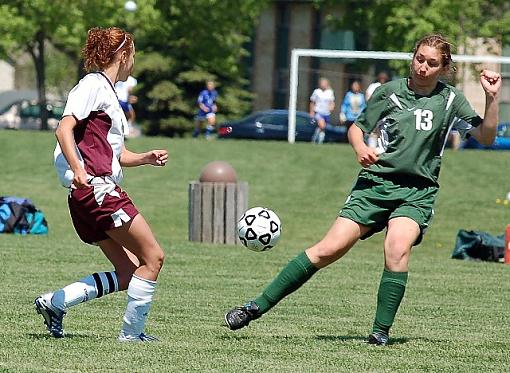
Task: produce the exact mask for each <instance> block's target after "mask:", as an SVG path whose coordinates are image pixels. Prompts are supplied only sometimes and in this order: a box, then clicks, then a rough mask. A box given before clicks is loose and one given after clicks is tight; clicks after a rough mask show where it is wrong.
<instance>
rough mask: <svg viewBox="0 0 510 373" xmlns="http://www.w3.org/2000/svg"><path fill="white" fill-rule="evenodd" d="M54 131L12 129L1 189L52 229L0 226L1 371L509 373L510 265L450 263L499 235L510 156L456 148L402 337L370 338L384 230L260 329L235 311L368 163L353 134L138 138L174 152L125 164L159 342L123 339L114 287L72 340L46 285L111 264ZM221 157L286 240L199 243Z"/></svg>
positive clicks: (77, 319) (507, 212)
mask: <svg viewBox="0 0 510 373" xmlns="http://www.w3.org/2000/svg"><path fill="white" fill-rule="evenodd" d="M53 146H54V137H53V135H52V134H51V133H38V132H9V131H0V150H1V153H0V165H1V166H0V170H1V171H2V173H1V174H2V177H1V181H0V195H12V194H14V195H18V196H24V197H29V198H31V199H33V201H34V202H35V204H36V205H37V206H38V207H40V208H41V209H42V210H43V211H44V213H45V214H46V216H47V219H48V221H49V225H50V234H49V235H48V236H47V237H28V236H27V237H19V236H10V235H3V236H1V237H0V263H1V264H2V268H1V271H0V330H1V333H2V336H1V338H0V371H44V372H57V371H58V372H64V371H65V372H75V371H119V372H135V371H136V372H163V371H174V372H183V371H215V372H239V371H260V372H269V371H279V372H290V371H292V372H342V371H349V372H395V371H406V372H407V371H437V372H475V371H476V372H508V371H509V370H510V353H509V350H510V339H509V335H510V334H509V325H510V322H509V320H510V309H509V307H508V306H509V305H510V267H507V266H505V265H502V264H496V263H476V262H464V261H455V260H452V259H450V255H451V252H452V249H453V244H454V240H455V236H456V233H457V230H458V229H460V228H466V229H476V230H483V231H488V232H490V233H493V234H501V233H502V232H503V231H504V228H505V226H506V224H507V223H510V207H505V206H503V205H498V204H496V203H495V200H496V198H498V197H499V198H502V197H504V196H505V195H506V193H507V192H508V191H509V190H510V179H509V176H508V172H509V162H510V155H509V154H508V153H504V152H502V153H495V152H479V151H461V152H451V151H447V152H446V155H445V158H444V164H443V171H442V177H441V184H442V189H441V192H440V196H439V199H438V201H437V204H436V218H435V220H434V222H433V224H432V227H431V228H430V230H429V232H428V233H427V235H426V238H425V241H424V243H423V244H422V245H421V246H419V247H418V248H417V249H415V251H414V253H413V256H412V258H411V268H410V279H409V283H408V288H407V293H406V296H405V298H404V301H403V304H402V307H401V309H400V311H399V314H398V315H397V319H396V323H395V326H394V328H393V334H392V337H393V343H392V344H391V345H390V346H387V347H385V348H379V347H374V346H369V345H367V344H365V343H364V339H365V338H366V336H367V335H368V332H369V331H370V328H371V325H372V320H373V315H374V312H375V296H376V291H377V287H378V283H379V278H380V275H381V270H382V263H383V262H382V239H383V235H382V234H379V235H378V236H375V237H373V238H372V239H370V240H368V241H366V242H360V243H359V244H358V245H357V246H356V247H355V248H354V249H353V250H352V251H351V252H350V253H349V254H348V255H347V256H346V257H345V258H344V259H342V260H341V261H339V262H338V263H335V264H334V265H332V266H330V267H328V268H327V269H324V270H323V271H321V272H319V273H318V274H317V275H316V276H315V277H314V278H313V279H312V280H311V281H310V282H309V283H307V284H306V285H305V286H304V287H303V288H302V289H300V290H299V291H298V292H296V293H295V294H293V295H292V296H290V297H289V298H288V299H286V300H284V301H283V302H282V303H281V304H280V305H279V306H278V307H276V308H275V309H274V310H273V311H271V312H270V313H268V314H267V315H265V316H264V317H263V318H262V319H260V320H258V321H256V322H254V323H253V324H252V325H250V327H249V328H247V329H243V330H241V331H238V332H230V331H228V330H227V329H226V328H225V327H224V326H223V314H224V311H225V310H227V309H228V308H230V307H231V306H234V305H236V304H239V303H241V302H243V301H245V300H247V299H249V298H251V297H253V296H255V295H257V294H258V293H259V292H260V291H261V290H262V288H263V287H264V286H265V284H266V283H267V282H268V281H269V280H270V279H271V278H272V277H273V276H274V275H275V274H276V273H277V272H278V271H279V270H280V269H281V267H282V266H283V265H285V264H286V263H287V261H288V260H289V259H291V258H292V257H294V256H295V255H296V254H297V253H299V252H300V251H302V250H303V249H305V248H306V247H307V245H310V244H312V243H314V242H315V241H317V240H318V239H319V238H320V237H321V236H322V235H323V234H324V233H325V231H326V230H327V228H328V227H329V225H330V223H331V222H332V221H333V219H334V218H335V215H336V213H337V210H338V209H339V208H340V207H341V205H342V203H343V201H344V200H345V198H346V196H347V194H348V192H349V190H350V187H351V185H352V182H353V180H354V177H355V176H356V174H357V172H358V166H357V165H356V163H355V160H354V157H353V153H352V151H351V149H350V147H349V146H348V145H325V146H313V145H311V144H295V145H289V144H286V143H276V142H248V141H235V142H234V141H212V142H206V141H200V140H199V141H192V140H187V139H184V140H178V139H163V138H141V139H135V140H130V141H129V142H128V144H127V146H128V148H130V149H131V150H134V151H142V150H144V149H148V148H167V149H168V150H169V152H170V162H169V164H168V165H167V167H165V168H163V169H157V168H153V167H142V168H138V169H128V170H126V171H125V182H124V187H125V189H126V190H127V192H128V193H129V194H130V196H131V197H132V199H133V200H134V201H135V203H136V204H137V206H138V208H139V209H140V210H141V212H142V213H143V214H144V216H145V217H146V218H147V220H148V221H149V223H150V224H151V226H152V228H153V230H154V232H155V234H156V236H157V238H158V240H159V241H160V243H161V244H162V246H163V247H164V248H165V251H166V253H167V260H166V264H165V267H164V268H163V271H162V274H161V276H160V278H159V284H158V289H157V292H156V296H155V302H154V304H153V308H152V311H151V315H150V318H149V322H148V331H149V332H150V333H152V334H154V335H157V336H159V337H160V339H161V342H160V343H156V344H120V343H118V342H117V341H116V335H117V333H118V330H119V328H120V325H121V318H122V315H123V312H124V307H125V302H126V298H125V293H117V294H113V295H111V296H108V297H105V298H101V299H99V300H96V301H92V302H89V303H86V304H82V305H79V306H77V307H75V308H73V309H71V310H70V311H69V313H68V315H67V316H66V318H65V319H64V322H65V328H66V332H67V335H68V336H67V338H65V339H62V340H55V339H52V338H50V337H48V336H47V334H46V331H45V329H44V327H43V325H42V318H41V317H40V316H38V315H36V314H35V312H34V310H33V307H32V301H33V299H34V298H35V296H36V295H38V294H40V293H42V292H44V291H48V290H53V289H56V288H58V287H61V286H62V285H65V284H67V283H69V282H72V281H74V280H76V279H78V278H80V277H82V276H84V275H87V274H90V273H92V272H95V271H101V270H109V269H110V265H109V263H108V262H107V261H106V260H105V259H104V258H103V256H102V255H101V254H100V252H99V251H98V249H96V248H94V247H91V246H87V245H85V244H83V243H81V242H80V241H79V239H78V238H77V236H76V234H75V233H74V230H73V228H72V226H71V222H70V219H69V216H68V211H67V207H66V190H65V189H64V188H61V187H59V184H58V181H57V177H56V174H55V172H54V170H53V168H52V152H53ZM212 160H226V161H228V162H230V163H231V164H232V165H233V166H234V168H235V169H236V170H237V173H238V178H239V179H240V180H246V181H248V183H249V187H250V194H249V205H250V206H256V205H265V206H268V207H271V208H272V209H274V210H275V211H276V212H277V213H278V214H279V216H280V218H281V220H282V222H283V225H284V230H283V234H282V239H281V241H280V243H279V244H278V246H277V247H275V248H274V249H273V250H272V251H270V252H266V253H254V252H250V251H248V250H247V249H244V248H241V247H234V246H214V245H201V244H194V243H190V242H188V241H187V222H188V220H187V203H188V201H187V186H188V182H189V181H191V180H196V179H197V177H198V175H199V173H200V170H201V169H202V167H203V166H204V165H205V164H206V163H208V162H210V161H212Z"/></svg>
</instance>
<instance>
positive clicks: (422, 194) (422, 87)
mask: <svg viewBox="0 0 510 373" xmlns="http://www.w3.org/2000/svg"><path fill="white" fill-rule="evenodd" d="M450 68H451V52H450V44H449V43H448V42H447V41H446V40H445V39H444V38H443V37H442V36H440V35H430V36H427V37H425V38H423V39H421V40H420V41H418V42H417V44H416V46H415V49H414V54H413V59H412V62H411V73H410V77H409V78H404V79H399V80H395V81H392V82H389V83H386V84H384V85H382V86H381V87H379V88H378V89H377V90H376V91H375V92H374V94H373V96H372V97H371V99H370V101H369V102H368V106H367V108H366V110H365V111H364V112H363V113H362V114H361V116H360V117H359V118H358V119H357V121H356V123H355V124H354V125H353V126H351V128H350V129H349V133H348V136H349V140H350V143H351V145H352V147H353V149H354V151H355V153H356V157H357V160H358V162H359V163H360V164H361V166H362V167H363V169H362V170H361V172H360V174H359V176H358V180H357V182H356V183H355V185H354V187H353V190H352V192H351V194H350V196H349V197H348V198H347V201H346V202H345V205H344V207H343V208H342V209H341V210H340V212H339V216H338V217H337V219H336V221H335V222H334V223H333V225H332V227H331V228H330V230H329V231H328V232H327V233H326V235H325V237H324V238H323V239H322V240H321V241H320V242H318V243H317V244H315V245H313V246H312V247H310V248H308V249H307V250H305V251H304V252H303V253H301V254H299V255H298V256H297V257H296V258H295V259H293V260H291V261H290V262H289V263H288V264H287V266H286V267H285V268H284V269H283V270H282V271H281V272H280V273H279V274H278V275H277V276H276V278H275V279H274V280H273V281H272V282H271V283H270V284H269V285H268V286H267V287H266V288H265V289H264V291H263V292H262V294H261V295H260V296H259V297H257V298H256V299H255V300H254V301H250V302H248V303H247V304H245V305H244V306H240V307H237V308H234V309H232V310H230V311H229V312H227V314H226V315H225V321H226V323H227V325H228V327H229V328H230V329H232V330H235V329H239V328H242V327H244V326H247V325H248V324H249V323H250V321H251V320H255V319H257V318H259V317H261V316H262V315H263V314H264V313H266V312H267V311H269V310H270V309H271V308H272V307H274V306H275V305H276V304H277V303H278V302H280V301H281V300H282V299H283V298H284V297H285V296H287V295H288V294H290V293H292V292H293V291H295V290H297V289H298V288H299V287H300V286H301V285H303V284H304V283H305V282H306V281H308V280H309V279H310V278H311V277H312V276H313V274H314V273H316V272H317V271H318V270H319V269H321V268H323V267H326V266H327V265H329V264H331V263H333V262H335V261H336V260H338V259H340V258H341V257H342V256H344V255H345V254H346V253H347V252H348V251H349V250H350V248H351V247H352V246H353V245H354V244H355V243H356V242H357V241H358V239H360V238H361V239H365V238H367V237H369V236H371V235H372V234H374V233H376V232H379V231H381V230H383V229H384V228H387V232H386V238H385V241H384V270H383V274H382V278H381V282H380V285H379V290H378V295H377V310H376V315H375V321H374V324H373V329H372V333H371V334H370V335H369V338H368V342H369V343H371V344H377V345H385V344H387V343H388V338H389V331H390V328H391V326H392V325H393V321H394V318H395V315H396V313H397V310H398V307H399V305H400V302H401V300H402V298H403V296H404V291H405V288H406V284H407V277H408V262H409V256H410V254H411V248H412V247H413V246H414V245H418V244H419V243H420V241H421V239H422V236H423V234H424V232H425V229H426V228H427V227H428V225H429V222H430V220H431V218H432V215H433V204H434V201H435V199H436V196H437V192H438V189H439V184H438V176H439V169H440V164H441V156H442V154H443V150H444V147H445V144H446V140H447V137H448V132H449V131H450V130H451V129H452V128H456V129H457V130H458V131H459V132H460V133H461V134H462V135H463V136H474V137H475V138H476V139H477V140H478V141H479V142H481V143H483V144H490V143H492V141H493V140H494V136H495V134H496V126H497V123H498V110H499V104H498V100H499V92H500V88H501V77H500V75H499V74H498V73H495V72H492V71H488V70H484V71H483V72H482V73H481V74H480V83H481V85H482V87H483V89H484V91H485V97H486V106H485V115H484V119H482V118H480V117H479V116H478V115H477V114H476V113H475V112H474V111H473V109H472V108H471V106H470V105H469V103H468V102H467V100H466V99H465V97H464V95H463V94H462V93H461V92H460V91H458V90H457V89H455V88H454V87H452V86H450V85H447V84H444V83H442V82H441V81H439V77H440V76H441V75H446V74H448V73H449V69H450ZM376 127H377V128H378V129H379V131H378V132H379V134H380V139H379V140H380V141H379V145H380V146H379V149H373V148H370V147H368V146H367V145H366V144H365V143H364V141H363V137H364V133H371V132H372V131H373V130H374V129H376Z"/></svg>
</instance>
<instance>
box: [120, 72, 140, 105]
mask: <svg viewBox="0 0 510 373" xmlns="http://www.w3.org/2000/svg"><path fill="white" fill-rule="evenodd" d="M137 84H138V81H137V80H136V79H135V78H133V77H132V76H131V75H130V76H129V77H128V78H127V80H126V81H125V82H123V81H121V80H119V81H118V82H117V83H115V92H117V97H118V98H119V101H123V102H128V100H129V90H130V89H131V88H134V87H135V86H136V85H137Z"/></svg>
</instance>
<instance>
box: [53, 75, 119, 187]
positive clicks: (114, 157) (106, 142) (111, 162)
mask: <svg viewBox="0 0 510 373" xmlns="http://www.w3.org/2000/svg"><path fill="white" fill-rule="evenodd" d="M68 115H72V116H73V117H74V118H75V119H76V120H77V122H78V124H77V125H76V127H74V139H75V141H76V153H77V155H78V159H79V160H80V163H81V164H82V166H83V168H84V169H85V171H86V172H87V175H89V176H90V178H93V177H98V176H102V177H108V178H109V179H110V180H111V181H112V182H114V183H115V184H120V182H121V181H122V168H121V167H120V162H119V159H120V154H121V152H122V147H123V144H124V128H127V121H126V116H125V115H124V112H123V111H122V108H121V107H120V104H119V101H118V99H117V95H116V94H115V89H114V87H113V84H112V82H111V81H110V79H109V78H108V77H107V76H106V75H104V74H103V73H91V74H88V75H86V76H85V77H84V78H83V79H81V80H80V82H79V83H78V84H77V85H76V86H75V87H74V88H73V89H72V90H71V92H69V96H68V97H67V103H66V106H65V109H64V113H63V115H62V116H63V117H65V116H68ZM54 161H55V167H56V169H57V173H58V176H59V178H60V181H61V183H62V185H64V186H65V187H70V186H71V183H72V181H73V177H74V173H73V171H72V170H71V168H70V166H69V164H68V163H67V160H66V159H65V157H64V154H63V153H62V149H61V148H60V145H59V144H58V143H57V146H56V147H55V152H54Z"/></svg>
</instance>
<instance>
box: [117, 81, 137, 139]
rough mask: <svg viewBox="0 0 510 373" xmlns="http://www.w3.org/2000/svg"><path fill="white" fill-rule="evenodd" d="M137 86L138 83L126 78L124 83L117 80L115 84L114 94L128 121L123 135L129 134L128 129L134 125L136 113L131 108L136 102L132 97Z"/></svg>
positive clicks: (135, 98)
mask: <svg viewBox="0 0 510 373" xmlns="http://www.w3.org/2000/svg"><path fill="white" fill-rule="evenodd" d="M137 84H138V81H137V80H136V79H135V78H134V77H132V76H131V75H130V76H128V78H127V80H126V81H125V82H124V81H122V80H119V81H118V82H117V83H115V92H117V97H118V99H119V103H120V107H121V108H122V110H124V114H125V115H126V118H127V121H128V128H126V131H125V133H124V135H129V134H130V129H131V127H132V126H133V124H134V123H135V118H136V113H135V109H134V108H133V104H134V103H136V102H137V101H138V97H136V96H135V95H133V89H134V88H135V87H136V85H137Z"/></svg>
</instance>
